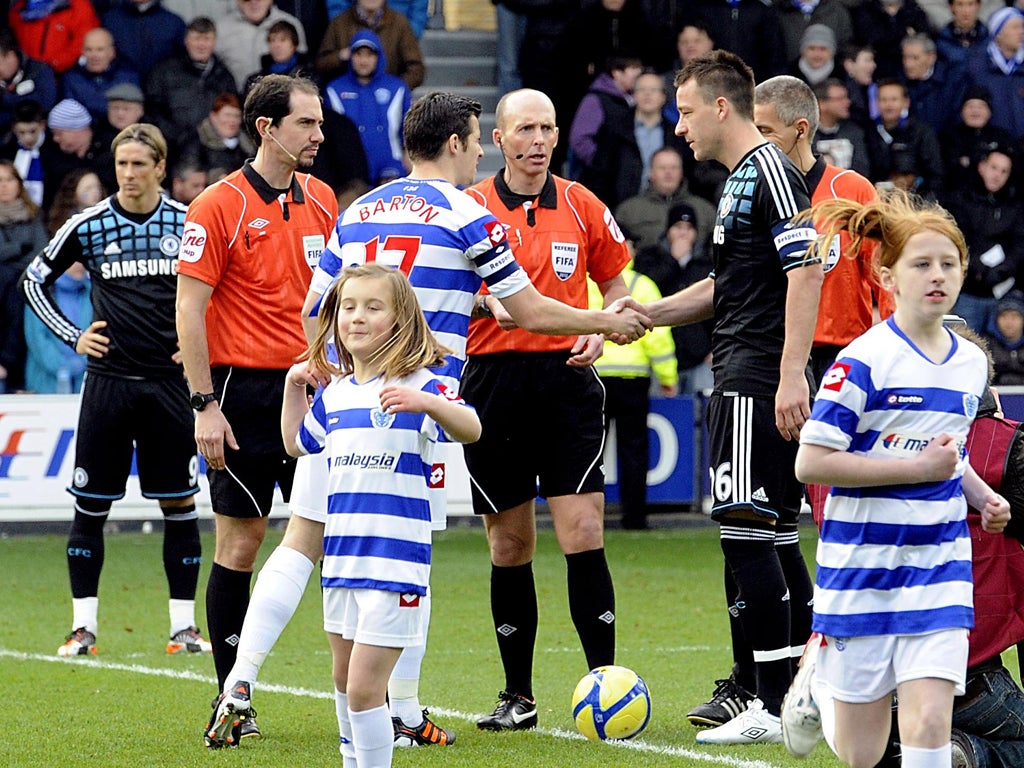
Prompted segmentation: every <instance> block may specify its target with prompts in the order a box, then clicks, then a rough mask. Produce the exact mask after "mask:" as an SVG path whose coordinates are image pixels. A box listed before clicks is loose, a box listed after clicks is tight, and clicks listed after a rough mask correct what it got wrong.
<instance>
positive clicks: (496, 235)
mask: <svg viewBox="0 0 1024 768" xmlns="http://www.w3.org/2000/svg"><path fill="white" fill-rule="evenodd" d="M484 228H485V229H486V230H487V237H488V238H489V239H490V241H491V242H492V243H494V244H495V245H497V244H498V243H500V242H502V241H503V240H504V239H505V227H503V226H502V225H501V222H500V221H492V222H491V223H490V224H487V225H485V227H484Z"/></svg>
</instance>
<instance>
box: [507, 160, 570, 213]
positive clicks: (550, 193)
mask: <svg viewBox="0 0 1024 768" xmlns="http://www.w3.org/2000/svg"><path fill="white" fill-rule="evenodd" d="M494 188H495V189H496V190H497V191H498V197H499V198H500V199H501V202H503V203H504V204H505V207H506V208H508V209H509V210H510V211H514V210H515V209H516V208H518V207H519V206H521V205H522V204H523V201H524V200H531V199H533V197H536V198H537V207H538V208H557V207H558V191H557V190H556V189H555V179H554V177H553V176H552V175H551V171H548V175H547V178H546V179H545V180H544V187H543V189H541V191H540V194H539V195H536V196H534V195H520V194H518V193H516V192H513V191H512V190H511V189H509V188H508V184H507V183H506V182H505V169H504V168H502V169H501V170H500V171H498V172H497V173H496V174H495V176H494Z"/></svg>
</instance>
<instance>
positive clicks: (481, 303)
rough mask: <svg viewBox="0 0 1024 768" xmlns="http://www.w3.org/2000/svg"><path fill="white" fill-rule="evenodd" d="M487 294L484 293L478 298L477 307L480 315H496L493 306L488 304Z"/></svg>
mask: <svg viewBox="0 0 1024 768" xmlns="http://www.w3.org/2000/svg"><path fill="white" fill-rule="evenodd" d="M487 296H488V294H486V293H482V294H480V296H479V297H478V298H477V300H476V309H477V313H478V314H479V315H480V317H494V313H493V312H491V308H490V307H488V306H487Z"/></svg>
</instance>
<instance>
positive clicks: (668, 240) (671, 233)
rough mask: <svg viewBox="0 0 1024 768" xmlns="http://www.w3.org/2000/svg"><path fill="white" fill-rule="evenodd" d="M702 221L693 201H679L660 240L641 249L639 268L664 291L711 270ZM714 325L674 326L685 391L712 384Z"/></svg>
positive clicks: (676, 288)
mask: <svg viewBox="0 0 1024 768" xmlns="http://www.w3.org/2000/svg"><path fill="white" fill-rule="evenodd" d="M712 215H714V213H713V212H712ZM700 224H701V222H700V219H699V218H698V215H697V212H696V209H695V208H694V207H693V206H692V205H689V204H688V203H677V204H676V205H673V206H672V207H671V208H670V209H669V211H668V218H667V220H666V222H665V229H664V234H663V235H662V236H661V237H659V238H658V241H657V243H655V244H654V245H650V246H647V247H645V248H642V249H640V250H639V251H638V252H637V254H636V257H635V260H634V262H635V269H636V271H637V272H640V273H642V274H644V275H647V276H648V277H649V278H651V279H652V280H653V281H654V282H655V284H656V285H657V286H658V290H660V291H661V293H662V295H664V296H671V295H672V294H673V293H676V292H677V291H680V290H682V289H683V288H685V287H687V286H688V285H693V284H694V283H697V282H700V281H701V280H703V279H704V278H705V277H707V276H708V275H709V274H710V273H711V254H710V251H708V250H706V249H705V248H704V247H703V244H702V243H701V242H700V240H699V238H698V236H697V227H698V226H699V225H700ZM712 325H713V323H712V321H711V320H705V321H703V322H700V323H691V324H690V325H679V326H676V327H674V328H673V329H672V338H673V340H674V341H675V345H676V362H677V366H678V372H679V389H680V391H681V392H682V393H683V394H694V393H695V392H700V391H702V390H704V389H709V388H710V387H711V386H712V383H713V381H712V376H711V365H710V362H711V361H710V356H711V328H712Z"/></svg>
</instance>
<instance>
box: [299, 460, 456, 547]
mask: <svg viewBox="0 0 1024 768" xmlns="http://www.w3.org/2000/svg"><path fill="white" fill-rule="evenodd" d="M437 448H438V450H439V451H442V452H444V451H447V450H448V446H447V445H444V444H441V445H438V446H437ZM444 457H445V454H444V453H441V455H440V458H444ZM434 472H435V473H438V472H439V473H440V474H439V475H438V477H439V478H440V479H439V480H437V481H436V482H439V483H440V485H439V487H437V488H431V489H430V529H431V530H433V531H443V530H444V529H445V528H447V527H448V495H447V494H448V491H447V490H446V488H445V486H444V479H445V478H444V475H445V464H444V463H441V464H440V468H439V469H435V470H434ZM328 473H329V459H328V457H327V454H326V453H313V454H309V455H306V456H300V457H299V459H298V461H296V462H295V479H294V480H293V481H292V493H291V499H290V500H289V502H288V514H290V515H296V516H298V517H301V518H304V519H305V520H312V521H313V522H314V523H320V524H321V525H325V524H326V523H327V475H328ZM432 479H433V478H432Z"/></svg>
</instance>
